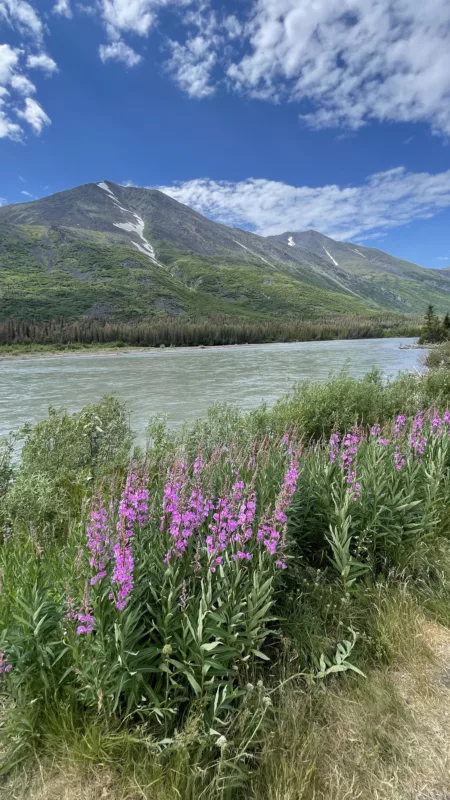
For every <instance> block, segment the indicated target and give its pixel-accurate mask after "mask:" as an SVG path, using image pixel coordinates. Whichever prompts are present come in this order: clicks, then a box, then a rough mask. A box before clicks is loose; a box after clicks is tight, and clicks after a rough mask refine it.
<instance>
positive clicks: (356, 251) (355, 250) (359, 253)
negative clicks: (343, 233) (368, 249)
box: [353, 247, 367, 258]
mask: <svg viewBox="0 0 450 800" xmlns="http://www.w3.org/2000/svg"><path fill="white" fill-rule="evenodd" d="M353 250H354V252H355V253H358V255H359V256H362V257H363V258H367V256H365V255H364V253H361V252H360V251H359V250H357V249H356V247H354V248H353Z"/></svg>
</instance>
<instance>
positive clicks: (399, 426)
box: [394, 414, 406, 434]
mask: <svg viewBox="0 0 450 800" xmlns="http://www.w3.org/2000/svg"><path fill="white" fill-rule="evenodd" d="M405 424H406V417H405V415H404V414H399V415H398V417H397V419H396V421H395V425H394V432H395V433H396V434H399V433H401V432H402V430H403V428H404V427H405Z"/></svg>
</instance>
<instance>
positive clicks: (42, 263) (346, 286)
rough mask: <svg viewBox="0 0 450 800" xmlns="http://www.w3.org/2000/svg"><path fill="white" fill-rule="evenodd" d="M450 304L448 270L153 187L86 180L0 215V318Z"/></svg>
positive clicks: (414, 310)
mask: <svg viewBox="0 0 450 800" xmlns="http://www.w3.org/2000/svg"><path fill="white" fill-rule="evenodd" d="M429 302H432V303H433V304H434V305H435V306H436V309H437V310H438V311H440V312H446V311H447V309H448V308H450V274H449V273H448V272H446V271H444V270H443V271H439V270H429V269H424V268H422V267H418V266H416V265H415V264H411V263H409V262H406V261H402V260H400V259H397V258H394V257H393V256H390V255H388V254H387V253H383V252H382V251H380V250H377V249H375V248H366V247H361V246H359V245H354V244H352V243H345V242H338V241H335V240H333V239H330V238H329V237H326V236H324V235H322V234H320V233H317V232H315V231H304V232H299V231H287V232H286V233H283V234H281V235H279V236H269V237H261V236H257V235H256V234H253V233H250V232H248V231H244V230H240V229H238V228H229V227H227V226H226V225H221V224H219V223H216V222H213V221H212V220H209V219H207V218H206V217H203V216H202V215H201V214H199V213H197V212H196V211H194V210H192V209H191V208H188V207H187V206H185V205H182V204H181V203H178V202H177V201H176V200H173V199H172V198H171V197H169V196H168V195H165V194H163V193H162V192H159V191H157V190H149V189H140V188H136V187H124V186H120V185H118V184H114V183H112V182H110V181H101V182H99V183H89V184H85V185H83V186H79V187H76V188H74V189H69V190H67V191H64V192H59V193H57V194H54V195H51V196H49V197H45V198H43V199H41V200H35V201H33V202H30V203H21V204H19V205H11V206H3V207H1V208H0V316H1V317H3V318H8V317H16V318H17V317H20V318H23V319H31V318H33V319H50V318H55V317H58V316H64V317H67V318H72V319H76V318H78V317H81V316H84V315H91V316H97V315H104V314H107V315H110V316H112V317H115V318H117V319H134V318H139V317H149V316H153V315H154V314H176V315H180V314H187V315H189V316H190V317H198V316H205V315H212V314H214V315H222V316H227V317H230V316H239V317H249V318H255V317H257V318H261V317H272V316H274V315H275V316H280V315H284V316H286V315H287V316H289V317H295V318H298V317H301V318H304V319H317V318H322V317H323V316H327V315H330V314H359V313H367V311H373V312H377V311H383V310H385V311H391V312H392V311H394V312H402V313H406V314H422V313H423V310H424V307H425V306H426V304H427V303H429Z"/></svg>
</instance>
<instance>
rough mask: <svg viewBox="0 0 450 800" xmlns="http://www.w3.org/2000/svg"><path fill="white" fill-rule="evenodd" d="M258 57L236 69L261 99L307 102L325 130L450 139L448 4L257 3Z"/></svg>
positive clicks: (241, 85) (362, 0)
mask: <svg viewBox="0 0 450 800" xmlns="http://www.w3.org/2000/svg"><path fill="white" fill-rule="evenodd" d="M246 34H247V37H248V42H249V45H250V52H249V53H247V54H246V55H245V56H244V57H243V58H242V59H241V60H235V61H234V63H232V64H231V65H230V66H229V68H228V77H229V79H230V80H231V82H232V84H233V85H234V86H235V87H236V88H237V89H239V90H241V91H243V92H248V93H250V94H251V95H253V96H255V97H261V98H265V99H269V100H274V101H280V100H282V99H286V100H290V101H303V102H304V104H305V105H306V106H308V105H309V108H308V107H307V108H305V111H302V114H301V118H302V119H303V120H304V121H305V122H306V123H307V124H308V125H310V126H312V127H316V128H324V127H332V126H340V125H344V126H347V127H349V128H352V129H357V128H360V127H361V126H362V125H364V124H366V122H367V121H368V120H370V119H376V120H380V121H386V120H389V121H396V122H426V123H429V124H430V125H431V127H432V129H433V131H434V132H435V133H444V134H449V133H450V103H449V99H450V3H449V2H448V0H429V1H428V2H426V3H424V2H422V0H396V2H395V3H393V2H392V0H376V2H374V1H373V0H345V1H344V3H342V0H316V2H314V3H299V2H298V0H256V1H255V3H254V7H253V13H252V16H251V19H250V21H249V22H248V24H247V26H246Z"/></svg>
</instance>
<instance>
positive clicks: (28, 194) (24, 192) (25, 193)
mask: <svg viewBox="0 0 450 800" xmlns="http://www.w3.org/2000/svg"><path fill="white" fill-rule="evenodd" d="M20 194H24V195H25V197H34V195H32V194H31V192H26V191H25V190H24V189H23V190H22V191H21V193H20Z"/></svg>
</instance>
